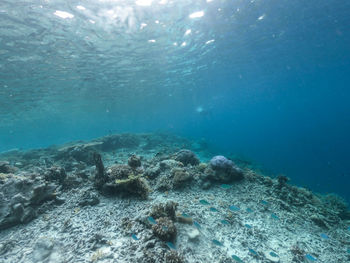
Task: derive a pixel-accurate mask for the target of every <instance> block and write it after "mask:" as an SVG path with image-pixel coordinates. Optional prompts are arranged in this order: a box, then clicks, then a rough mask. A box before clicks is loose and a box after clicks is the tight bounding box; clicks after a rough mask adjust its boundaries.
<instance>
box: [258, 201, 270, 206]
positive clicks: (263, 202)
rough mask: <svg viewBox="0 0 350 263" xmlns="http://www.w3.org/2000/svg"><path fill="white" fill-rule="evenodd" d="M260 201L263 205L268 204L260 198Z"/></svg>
mask: <svg viewBox="0 0 350 263" xmlns="http://www.w3.org/2000/svg"><path fill="white" fill-rule="evenodd" d="M260 203H261V204H263V205H268V204H269V202H267V201H265V200H261V201H260Z"/></svg>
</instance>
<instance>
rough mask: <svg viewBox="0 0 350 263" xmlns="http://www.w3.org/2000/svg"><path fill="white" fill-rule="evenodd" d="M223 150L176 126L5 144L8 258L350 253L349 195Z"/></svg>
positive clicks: (303, 257) (198, 262) (2, 238)
mask: <svg viewBox="0 0 350 263" xmlns="http://www.w3.org/2000/svg"><path fill="white" fill-rule="evenodd" d="M213 157H214V154H212V153H211V152H210V151H209V150H208V148H206V146H205V144H203V143H201V142H195V141H190V140H187V139H184V138H180V137H177V136H174V135H169V134H115V135H109V136H105V137H102V138H98V139H94V140H92V141H89V142H86V141H78V142H72V143H67V144H64V145H60V146H51V147H49V148H45V149H36V150H28V151H21V150H16V149H14V150H11V151H9V152H5V153H2V154H0V263H11V262H13V263H19V262H23V263H38V262H43V263H44V262H45V263H61V262H62V263H63V262H74V263H77V262H101V263H102V262H105V263H107V262H108V263H110V262H115V263H117V262H118V263H123V262H125V263H127V262H141V263H143V262H144V263H182V262H189V263H205V262H208V263H213V262H214V263H216V262H218V263H229V262H247V263H255V262H266V263H268V262H281V263H289V262H291V263H292V262H325V263H333V262H334V263H336V262H339V263H346V262H350V212H349V210H348V208H347V205H346V204H345V202H344V201H343V200H342V199H341V198H339V197H337V196H335V195H319V194H315V193H313V192H311V191H310V190H307V189H305V188H301V187H297V186H293V185H290V184H289V183H288V178H286V177H284V176H279V177H277V178H271V177H268V176H265V175H263V174H262V173H261V172H259V171H258V170H255V169H254V167H251V166H248V165H240V164H239V163H236V164H235V163H234V162H232V161H230V160H228V159H226V158H225V157H223V156H218V157H215V158H213ZM212 158H213V159H212Z"/></svg>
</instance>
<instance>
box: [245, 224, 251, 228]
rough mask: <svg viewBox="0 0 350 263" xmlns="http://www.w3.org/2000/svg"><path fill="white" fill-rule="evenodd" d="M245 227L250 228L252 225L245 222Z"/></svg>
mask: <svg viewBox="0 0 350 263" xmlns="http://www.w3.org/2000/svg"><path fill="white" fill-rule="evenodd" d="M244 226H245V227H246V228H249V229H251V228H252V226H251V225H249V224H245V225H244Z"/></svg>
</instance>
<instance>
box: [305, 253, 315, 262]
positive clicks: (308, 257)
mask: <svg viewBox="0 0 350 263" xmlns="http://www.w3.org/2000/svg"><path fill="white" fill-rule="evenodd" d="M305 258H306V259H307V260H308V261H312V262H315V261H317V259H316V258H314V257H313V256H311V255H310V254H306V255H305Z"/></svg>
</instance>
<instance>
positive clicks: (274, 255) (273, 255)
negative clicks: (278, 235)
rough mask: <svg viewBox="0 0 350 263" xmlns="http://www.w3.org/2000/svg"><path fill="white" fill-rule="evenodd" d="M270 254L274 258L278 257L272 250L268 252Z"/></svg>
mask: <svg viewBox="0 0 350 263" xmlns="http://www.w3.org/2000/svg"><path fill="white" fill-rule="evenodd" d="M270 256H271V257H274V258H278V255H277V254H276V253H275V252H273V251H271V252H270Z"/></svg>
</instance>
